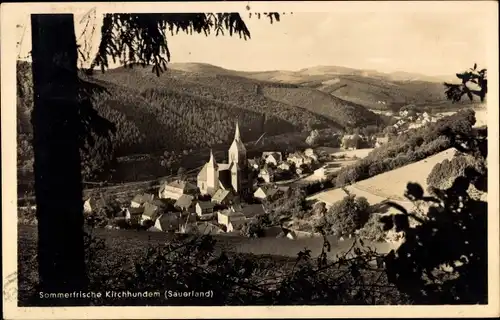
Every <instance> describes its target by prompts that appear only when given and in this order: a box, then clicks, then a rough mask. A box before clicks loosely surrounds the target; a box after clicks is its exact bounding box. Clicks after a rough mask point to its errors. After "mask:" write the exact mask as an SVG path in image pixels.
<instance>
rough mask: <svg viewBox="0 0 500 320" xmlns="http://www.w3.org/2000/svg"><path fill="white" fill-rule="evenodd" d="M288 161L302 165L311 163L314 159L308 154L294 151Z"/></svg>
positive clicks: (297, 165)
mask: <svg viewBox="0 0 500 320" xmlns="http://www.w3.org/2000/svg"><path fill="white" fill-rule="evenodd" d="M287 161H288V162H290V163H294V164H295V166H296V167H300V166H301V165H303V164H311V163H312V159H311V158H309V157H307V156H306V155H304V154H302V153H300V152H294V153H292V154H290V155H289V156H288V158H287Z"/></svg>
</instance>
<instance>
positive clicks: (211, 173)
mask: <svg viewBox="0 0 500 320" xmlns="http://www.w3.org/2000/svg"><path fill="white" fill-rule="evenodd" d="M228 155H229V163H217V161H216V160H215V157H214V154H213V152H212V151H210V158H209V160H208V162H207V163H205V165H204V166H203V168H202V169H201V170H200V172H199V173H198V177H197V185H198V188H199V189H200V193H201V194H203V195H205V194H209V195H214V194H215V193H216V192H217V190H219V189H221V188H222V189H232V190H233V191H235V192H236V193H243V192H245V190H247V189H248V187H249V186H248V162H247V151H246V148H245V145H244V144H243V142H242V141H241V136H240V129H239V126H238V123H236V131H235V134H234V140H233V143H232V144H231V146H230V147H229V151H228Z"/></svg>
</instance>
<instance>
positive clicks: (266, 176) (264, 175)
mask: <svg viewBox="0 0 500 320" xmlns="http://www.w3.org/2000/svg"><path fill="white" fill-rule="evenodd" d="M259 178H261V179H262V180H264V181H265V182H266V183H269V182H273V181H274V170H273V169H271V168H269V167H265V168H262V169H260V172H259Z"/></svg>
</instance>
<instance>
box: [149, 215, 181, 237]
mask: <svg viewBox="0 0 500 320" xmlns="http://www.w3.org/2000/svg"><path fill="white" fill-rule="evenodd" d="M181 223H182V220H181V218H180V215H179V214H178V213H175V212H169V213H164V214H162V215H160V216H159V217H158V219H156V222H155V224H154V227H155V228H156V229H158V230H160V231H163V232H176V231H178V230H179V228H180V225H181Z"/></svg>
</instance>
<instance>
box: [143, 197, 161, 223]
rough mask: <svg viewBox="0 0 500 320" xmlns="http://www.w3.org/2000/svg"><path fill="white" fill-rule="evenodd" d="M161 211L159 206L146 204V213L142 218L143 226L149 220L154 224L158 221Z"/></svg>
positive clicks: (144, 212)
mask: <svg viewBox="0 0 500 320" xmlns="http://www.w3.org/2000/svg"><path fill="white" fill-rule="evenodd" d="M159 211H160V210H159V208H158V207H157V206H155V205H154V204H151V203H149V202H146V203H145V204H144V211H143V213H142V216H141V224H144V222H146V221H147V220H151V221H153V222H154V221H156V218H157V217H158V215H159V213H160V212H159Z"/></svg>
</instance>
